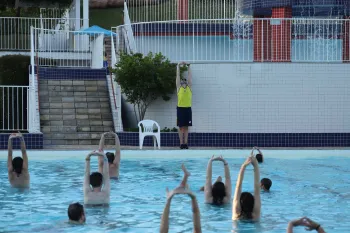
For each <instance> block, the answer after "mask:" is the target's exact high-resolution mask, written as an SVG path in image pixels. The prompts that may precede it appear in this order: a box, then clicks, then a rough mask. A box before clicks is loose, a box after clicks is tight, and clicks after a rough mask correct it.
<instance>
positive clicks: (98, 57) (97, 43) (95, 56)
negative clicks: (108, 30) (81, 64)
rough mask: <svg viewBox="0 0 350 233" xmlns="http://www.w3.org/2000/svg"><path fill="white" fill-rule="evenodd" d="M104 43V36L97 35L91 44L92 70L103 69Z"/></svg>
mask: <svg viewBox="0 0 350 233" xmlns="http://www.w3.org/2000/svg"><path fill="white" fill-rule="evenodd" d="M103 41H104V35H103V34H99V35H97V34H96V35H95V38H94V40H93V41H92V42H91V48H92V54H91V60H92V61H91V68H95V69H100V68H103V46H104V44H103Z"/></svg>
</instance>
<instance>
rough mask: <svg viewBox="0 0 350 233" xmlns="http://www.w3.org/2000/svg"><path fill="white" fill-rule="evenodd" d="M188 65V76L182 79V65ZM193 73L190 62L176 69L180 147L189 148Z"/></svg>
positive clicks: (183, 63) (179, 65)
mask: <svg viewBox="0 0 350 233" xmlns="http://www.w3.org/2000/svg"><path fill="white" fill-rule="evenodd" d="M184 65H187V67H188V78H187V80H186V79H181V77H180V67H181V66H184ZM191 87H192V74H191V69H190V64H186V63H185V62H181V63H179V64H177V69H176V89H177V126H178V127H179V139H180V148H181V149H188V127H189V126H192V108H191V107H192V89H191Z"/></svg>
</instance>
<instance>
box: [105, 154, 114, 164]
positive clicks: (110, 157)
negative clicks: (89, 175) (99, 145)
mask: <svg viewBox="0 0 350 233" xmlns="http://www.w3.org/2000/svg"><path fill="white" fill-rule="evenodd" d="M106 156H107V159H108V163H113V161H114V158H115V156H114V154H113V153H111V152H107V153H106Z"/></svg>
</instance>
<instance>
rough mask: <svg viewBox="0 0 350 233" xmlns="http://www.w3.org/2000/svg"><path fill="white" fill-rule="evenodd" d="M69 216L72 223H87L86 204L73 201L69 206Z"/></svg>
mask: <svg viewBox="0 0 350 233" xmlns="http://www.w3.org/2000/svg"><path fill="white" fill-rule="evenodd" d="M68 218H69V222H70V223H75V224H82V223H85V221H86V217H85V211H84V206H83V205H82V204H80V203H79V202H76V203H72V204H70V205H69V207H68Z"/></svg>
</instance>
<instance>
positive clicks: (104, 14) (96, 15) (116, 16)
mask: <svg viewBox="0 0 350 233" xmlns="http://www.w3.org/2000/svg"><path fill="white" fill-rule="evenodd" d="M122 12H123V8H108V9H90V20H89V24H90V26H93V25H97V26H100V27H102V28H105V29H107V30H110V29H111V27H116V26H119V25H121V24H123V13H122Z"/></svg>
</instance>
